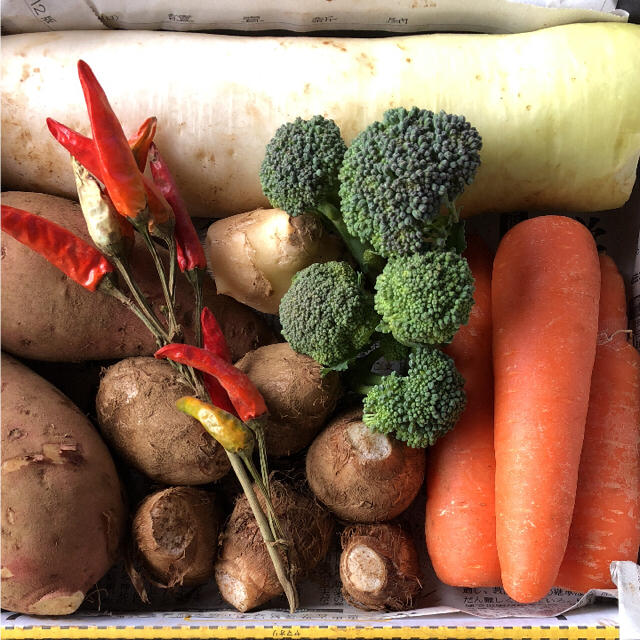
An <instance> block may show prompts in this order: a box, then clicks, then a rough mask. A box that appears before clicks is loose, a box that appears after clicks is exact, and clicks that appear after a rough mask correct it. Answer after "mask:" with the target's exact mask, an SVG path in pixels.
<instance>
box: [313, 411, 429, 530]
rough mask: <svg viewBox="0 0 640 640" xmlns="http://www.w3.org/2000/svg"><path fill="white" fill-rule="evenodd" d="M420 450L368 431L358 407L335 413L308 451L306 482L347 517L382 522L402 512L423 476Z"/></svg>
mask: <svg viewBox="0 0 640 640" xmlns="http://www.w3.org/2000/svg"><path fill="white" fill-rule="evenodd" d="M424 470H425V453H424V449H413V448H411V447H408V446H407V445H406V444H405V443H404V442H400V441H399V440H396V439H395V438H392V437H391V436H388V435H386V434H383V433H376V432H373V431H371V430H370V429H369V428H368V427H367V426H366V425H365V424H364V422H362V411H361V410H360V409H352V410H350V411H348V412H347V413H344V414H342V415H339V416H337V417H336V418H334V419H333V420H332V421H331V422H330V423H329V425H328V426H327V427H326V428H325V429H324V430H323V431H322V432H321V433H320V434H319V435H318V436H317V437H316V439H315V440H314V441H313V442H312V443H311V446H310V447H309V451H308V452H307V459H306V471H307V481H308V482H309V486H310V487H311V490H312V491H313V493H314V494H315V495H316V497H317V498H318V500H320V502H322V503H323V504H324V505H325V506H326V507H327V508H328V509H329V510H330V511H332V512H333V513H335V514H336V515H337V516H338V517H340V518H342V519H343V520H347V521H349V522H382V521H386V520H391V519H392V518H395V517H396V516H397V515H399V514H400V513H402V512H403V511H404V510H405V509H406V508H407V507H408V506H409V505H410V504H411V502H412V501H413V499H414V498H415V497H416V495H417V494H418V491H419V490H420V487H421V486H422V481H423V480H424Z"/></svg>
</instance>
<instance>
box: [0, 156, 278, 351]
mask: <svg viewBox="0 0 640 640" xmlns="http://www.w3.org/2000/svg"><path fill="white" fill-rule="evenodd" d="M69 171H71V168H69ZM2 202H3V204H6V205H10V206H13V207H17V208H19V209H25V210H26V211H29V212H31V213H34V214H36V215H41V216H43V217H45V218H47V219H49V220H51V221H53V222H55V223H57V224H59V225H61V226H63V227H65V228H67V229H68V230H69V231H71V232H72V233H74V234H75V235H77V236H79V237H80V238H83V239H84V240H86V241H87V242H91V240H90V238H89V235H88V233H87V229H86V225H85V223H84V218H83V217H82V212H81V210H80V206H79V205H78V204H76V203H75V202H72V201H71V200H66V199H64V198H58V197H55V196H50V195H45V194H39V193H25V192H15V191H14V192H5V193H3V194H2ZM136 235H137V234H136ZM131 263H132V268H133V269H134V273H135V274H136V279H137V280H138V282H139V283H140V285H141V288H142V290H143V291H144V292H145V294H146V295H147V297H148V298H149V300H150V301H151V303H152V304H153V306H154V308H155V309H156V311H158V312H159V308H160V306H161V305H162V304H164V298H163V296H162V292H161V290H160V285H159V283H158V276H157V273H156V271H155V267H154V266H153V263H152V261H151V260H150V259H149V257H148V252H147V250H146V248H145V247H144V245H143V243H142V241H141V239H140V238H139V237H138V238H137V239H136V246H135V248H134V251H133V254H132V258H131ZM176 282H177V285H178V289H177V291H178V307H179V308H178V322H179V323H180V324H181V325H182V326H183V328H184V330H185V334H186V337H187V341H189V340H191V339H192V338H191V336H192V333H191V327H192V323H193V320H192V314H193V307H194V304H193V294H192V291H191V286H190V285H189V283H188V282H187V281H186V279H185V278H184V277H182V275H181V274H178V277H177V279H176ZM125 290H126V287H125ZM25 292H27V293H25ZM205 304H206V305H207V306H208V307H209V308H210V309H211V311H213V313H214V314H215V316H216V318H217V320H218V322H219V323H220V326H221V327H222V329H223V332H224V334H225V337H226V338H227V341H228V342H229V347H230V349H231V353H232V355H233V357H234V358H240V357H242V356H243V355H244V354H245V353H246V352H247V351H249V350H251V349H255V348H256V347H258V346H260V345H262V344H268V343H270V342H273V334H272V332H271V330H270V329H269V328H268V327H267V326H266V324H265V323H264V321H263V320H262V319H261V318H259V317H258V316H257V315H256V314H255V313H254V312H253V311H252V310H251V309H248V308H247V307H244V306H243V305H241V304H239V303H238V302H236V301H235V300H232V299H231V298H228V297H227V296H219V295H216V293H215V287H214V285H213V282H212V281H211V279H210V278H207V279H206V284H205ZM159 315H160V317H162V315H161V314H160V313H159ZM2 348H3V349H4V350H5V351H9V352H11V353H13V354H14V355H17V356H20V357H24V358H32V359H36V360H54V361H60V362H70V361H80V360H108V359H117V358H124V357H127V356H134V355H151V354H152V353H153V352H154V351H155V348H156V345H155V340H154V339H153V336H152V335H151V333H150V332H149V331H148V330H147V328H146V327H145V326H144V324H142V322H140V320H138V318H136V317H135V316H134V315H133V314H132V313H131V312H130V311H128V310H127V309H126V308H125V307H124V306H123V305H122V304H120V303H119V302H118V301H116V300H115V299H113V298H111V297H109V296H106V295H103V294H102V293H99V292H95V293H92V292H90V291H87V290H86V289H84V288H83V287H81V286H80V285H79V284H77V283H75V282H74V281H72V280H70V279H69V278H67V277H66V276H65V275H64V274H63V273H62V272H61V271H59V270H58V269H57V268H56V267H54V266H53V265H51V264H50V263H49V262H47V261H46V260H45V259H44V258H43V257H42V256H40V255H39V254H37V253H36V252H35V251H32V250H31V249H29V248H28V247H26V246H25V245H23V244H21V243H19V242H18V241H17V240H14V239H13V238H12V237H11V236H9V235H8V234H6V233H4V232H3V233H2Z"/></svg>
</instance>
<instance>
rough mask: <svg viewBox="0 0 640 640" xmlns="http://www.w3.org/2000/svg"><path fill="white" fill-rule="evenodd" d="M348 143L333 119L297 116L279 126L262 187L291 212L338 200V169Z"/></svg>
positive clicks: (270, 145) (264, 166) (269, 146)
mask: <svg viewBox="0 0 640 640" xmlns="http://www.w3.org/2000/svg"><path fill="white" fill-rule="evenodd" d="M346 150H347V147H346V145H345V143H344V141H343V140H342V137H341V135H340V129H338V126H337V125H336V123H335V122H334V121H333V120H329V119H327V118H324V117H323V116H313V117H312V118H311V119H310V120H303V119H302V118H296V119H295V120H294V121H293V122H288V123H286V124H283V125H282V126H281V127H279V128H278V129H277V131H276V132H275V134H274V136H273V138H272V139H271V141H270V142H269V143H268V144H267V148H266V153H265V157H264V160H263V162H262V167H261V169H260V182H261V183H262V190H263V191H264V194H265V196H267V198H268V199H269V202H271V204H272V205H273V206H274V207H278V208H280V209H284V210H285V211H286V212H287V213H288V214H289V215H290V216H299V215H301V214H303V213H305V212H311V211H317V210H318V209H319V208H322V207H323V205H325V204H327V203H328V204H332V205H335V204H337V203H338V171H339V169H340V165H341V164H342V159H343V157H344V153H345V151H346Z"/></svg>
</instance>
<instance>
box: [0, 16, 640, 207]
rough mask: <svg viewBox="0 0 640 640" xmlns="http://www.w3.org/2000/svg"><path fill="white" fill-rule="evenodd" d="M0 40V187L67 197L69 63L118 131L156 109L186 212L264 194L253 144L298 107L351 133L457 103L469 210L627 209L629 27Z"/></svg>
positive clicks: (66, 35) (637, 54)
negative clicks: (468, 151)
mask: <svg viewBox="0 0 640 640" xmlns="http://www.w3.org/2000/svg"><path fill="white" fill-rule="evenodd" d="M2 44H3V52H2V53H3V55H2V84H1V91H2V174H3V181H4V183H5V188H11V189H23V190H32V191H44V192H49V193H54V194H59V195H66V196H71V195H73V194H74V192H75V188H74V184H73V175H72V172H71V171H70V169H69V167H68V155H67V153H66V152H65V151H63V150H62V148H61V147H60V146H59V145H58V143H57V142H55V141H54V140H53V138H52V137H51V135H50V134H49V132H48V130H47V127H46V124H45V118H46V116H51V117H53V118H55V119H57V120H60V121H62V122H64V123H65V124H67V125H68V126H70V127H72V128H74V129H77V130H79V131H81V132H83V133H85V134H86V133H88V132H89V124H88V119H87V115H86V110H85V106H84V100H83V97H82V92H81V89H80V84H79V82H78V79H77V73H76V64H77V61H78V59H79V58H82V59H84V60H86V62H88V63H89V64H90V65H91V67H92V68H93V70H94V71H95V73H96V75H97V77H98V79H99V81H100V82H101V83H102V85H103V87H104V88H105V90H106V92H107V95H108V96H109V98H110V100H111V103H112V105H113V107H114V109H115V111H116V113H117V115H118V116H119V117H120V119H121V120H122V122H123V124H124V128H125V133H127V135H131V134H132V133H133V132H135V131H136V130H137V128H138V126H139V125H140V123H141V122H142V121H143V120H144V119H145V118H146V117H147V116H150V115H155V116H157V117H158V135H157V142H158V146H159V148H160V149H161V151H162V153H163V155H165V157H166V160H167V162H168V164H169V167H170V168H171V170H172V171H173V172H174V174H175V177H176V180H177V183H178V184H179V185H180V189H181V191H182V194H183V196H184V199H185V200H186V203H187V206H188V208H189V210H190V212H191V214H192V215H195V216H208V217H210V216H219V217H222V216H226V215H229V214H231V213H237V212H240V211H247V210H250V209H254V208H258V207H260V206H266V205H267V202H266V200H265V198H264V196H263V194H262V190H261V187H260V183H259V178H258V172H259V167H260V164H261V162H262V158H263V157H264V147H265V145H266V143H267V141H268V140H269V139H270V138H271V136H272V135H273V133H274V132H275V130H276V128H277V127H278V126H279V125H281V124H282V123H284V122H286V121H289V120H292V119H293V118H295V117H296V116H301V117H304V118H309V117H311V116H312V115H314V114H322V115H325V116H327V117H329V118H333V119H335V120H336V122H337V124H338V125H339V126H340V128H341V130H342V133H343V136H344V138H345V140H346V141H347V143H349V142H350V141H351V140H352V139H353V137H354V135H355V134H356V133H357V132H358V131H360V130H362V129H363V128H364V127H365V126H366V125H368V124H369V123H371V122H372V121H374V120H376V119H379V118H380V117H381V116H382V114H383V112H384V111H385V110H386V109H388V108H390V107H398V106H405V107H411V106H413V105H416V106H419V107H423V108H429V109H432V110H435V111H437V110H440V109H444V110H445V111H448V112H450V113H457V114H463V115H465V116H466V117H467V119H468V120H469V121H470V122H471V123H472V124H473V125H474V126H476V127H477V128H478V130H479V132H480V134H481V135H482V138H483V141H484V146H483V149H482V166H481V167H480V169H479V171H478V174H477V177H476V180H475V182H474V184H473V185H472V186H471V187H469V188H468V190H467V192H465V195H464V196H463V198H462V200H461V204H463V206H464V209H463V214H464V215H472V214H475V213H480V212H483V211H489V210H496V211H513V210H521V209H529V210H531V209H537V210H544V209H547V210H549V209H555V210H564V211H570V210H578V211H587V210H589V211H594V210H602V209H611V208H617V207H620V206H621V205H622V204H623V203H624V202H625V201H626V200H627V199H628V197H629V194H630V192H631V188H632V186H633V183H634V180H635V167H636V164H637V161H638V156H639V155H640V110H639V109H638V108H637V105H638V104H640V83H639V82H638V81H637V69H638V68H640V26H638V25H630V24H619V23H594V24H573V25H566V26H561V27H554V28H550V29H543V30H539V31H534V32H530V33H524V34H516V35H469V34H455V35H451V34H436V35H426V36H402V37H391V38H381V39H349V38H342V39H340V38H309V37H300V38H298V37H296V38H291V37H288V38H286V37H285V38H275V37H261V38H248V37H237V36H236V37H234V36H216V35H210V34H191V33H167V32H164V33H163V32H136V31H105V32H101V31H90V32H81V31H75V32H54V33H35V34H26V35H16V36H7V37H5V38H3V43H2Z"/></svg>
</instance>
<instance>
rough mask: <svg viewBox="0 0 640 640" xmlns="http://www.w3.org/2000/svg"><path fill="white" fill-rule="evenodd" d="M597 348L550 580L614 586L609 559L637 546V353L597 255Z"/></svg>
mask: <svg viewBox="0 0 640 640" xmlns="http://www.w3.org/2000/svg"><path fill="white" fill-rule="evenodd" d="M600 268H601V274H602V286H601V293H600V315H599V319H598V346H597V348H596V361H595V364H594V366H593V376H592V378H591V393H590V397H589V412H588V413H587V424H586V428H585V433H584V444H583V446H582V456H581V458H580V470H579V472H578V490H577V493H576V505H575V509H574V512H573V522H572V523H571V530H570V532H569V543H568V544H567V551H566V553H565V556H564V560H563V562H562V565H561V567H560V572H559V574H558V579H557V580H556V584H557V585H558V586H560V587H563V588H565V589H571V590H573V591H588V590H589V589H598V588H600V589H607V588H611V589H613V588H614V587H615V585H614V584H613V582H612V581H611V575H610V573H609V564H610V562H611V561H612V560H632V561H634V562H635V560H636V558H637V557H638V548H639V547H640V456H639V454H638V446H639V445H640V353H638V352H637V351H636V350H635V349H634V348H633V347H632V346H631V344H629V342H628V341H627V335H626V333H623V331H624V330H625V329H626V328H627V314H626V298H625V291H624V282H623V281H622V277H621V276H620V274H619V272H618V269H617V267H616V265H615V263H614V262H613V260H612V259H611V258H609V257H608V256H601V257H600Z"/></svg>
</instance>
